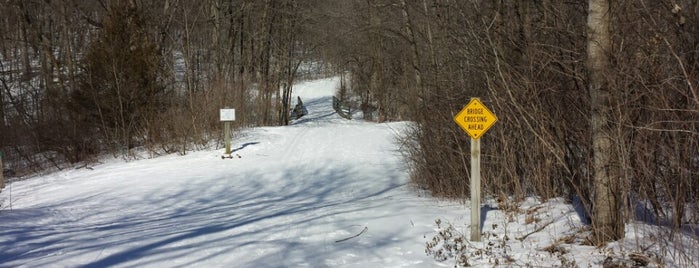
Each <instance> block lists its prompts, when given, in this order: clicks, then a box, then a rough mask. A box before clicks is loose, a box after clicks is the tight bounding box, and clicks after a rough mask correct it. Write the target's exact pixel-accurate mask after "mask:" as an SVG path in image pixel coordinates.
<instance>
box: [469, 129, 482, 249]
mask: <svg viewBox="0 0 699 268" xmlns="http://www.w3.org/2000/svg"><path fill="white" fill-rule="evenodd" d="M471 241H481V139H473V138H471Z"/></svg>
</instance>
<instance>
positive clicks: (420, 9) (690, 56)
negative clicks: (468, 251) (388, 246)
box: [329, 0, 699, 242]
mask: <svg viewBox="0 0 699 268" xmlns="http://www.w3.org/2000/svg"><path fill="white" fill-rule="evenodd" d="M333 10H335V14H336V15H334V16H331V20H330V21H331V23H329V24H331V25H333V26H334V27H336V28H337V30H336V32H339V34H336V35H331V36H332V38H330V39H329V40H330V41H329V42H331V43H333V44H332V47H334V48H335V49H334V50H332V54H331V55H332V58H334V59H336V60H335V61H333V63H334V64H335V65H336V66H340V67H342V68H341V69H342V70H346V71H348V72H349V73H348V77H346V78H347V80H348V81H349V82H348V84H349V86H348V89H345V88H343V90H345V91H349V92H354V94H355V95H359V96H361V99H362V102H364V103H368V104H371V105H374V106H375V108H376V112H375V114H377V116H378V120H399V119H405V118H409V119H411V120H413V121H415V122H416V123H415V125H414V128H413V129H412V132H411V133H410V134H409V135H407V137H406V139H405V140H404V145H405V146H406V148H408V149H409V150H410V152H409V160H410V163H411V167H412V178H413V181H414V182H415V183H417V184H418V185H420V186H421V187H424V189H428V190H429V191H430V192H431V193H432V194H434V195H437V196H444V197H453V198H457V197H462V196H467V195H468V193H469V189H468V187H469V186H468V185H469V183H468V170H469V168H468V167H469V163H468V161H469V158H470V157H469V156H468V155H467V154H465V153H464V152H467V151H468V148H469V147H468V146H469V140H468V136H467V135H465V134H464V133H463V132H462V131H461V129H459V127H458V126H456V124H454V122H453V119H452V118H453V116H454V115H455V114H456V113H457V112H458V111H459V110H460V109H461V108H462V107H463V105H465V104H466V103H468V101H469V99H470V98H471V97H474V96H477V97H480V98H481V99H482V100H484V101H485V103H486V105H487V106H488V107H490V108H491V109H492V110H493V111H494V112H495V113H496V114H497V115H498V118H499V121H498V123H497V124H496V125H495V126H494V127H493V128H492V129H491V130H490V131H489V132H488V133H487V134H486V135H485V136H484V137H483V138H482V139H483V145H482V146H483V148H482V150H483V153H484V157H483V160H482V164H483V165H484V166H483V173H484V174H483V183H484V187H485V188H486V189H487V192H488V193H489V194H490V195H499V194H500V193H504V194H506V195H510V196H514V197H516V198H521V197H524V196H527V195H536V196H541V197H544V198H549V197H556V196H568V197H571V198H574V197H576V198H580V199H581V201H582V203H583V204H584V205H585V208H586V210H587V212H588V214H594V215H595V216H600V215H601V216H600V217H592V218H591V219H590V220H591V221H593V224H594V225H595V226H596V227H600V226H604V228H600V230H602V231H600V232H597V233H596V234H595V235H596V238H595V240H597V242H601V241H608V240H610V239H616V238H619V237H620V236H622V235H623V223H624V221H625V220H626V219H629V218H631V217H643V218H645V219H646V220H651V221H656V222H658V223H663V222H669V223H671V225H673V226H674V227H676V228H679V227H681V226H682V224H684V223H696V222H697V220H698V219H697V215H696V213H694V214H692V215H687V214H686V212H687V211H697V208H698V207H697V205H698V201H699V200H697V196H699V188H698V187H699V121H698V119H699V85H698V83H699V80H698V78H697V77H699V4H698V3H697V2H696V1H688V0H687V1H682V0H681V1H606V0H604V1H601V0H593V1H450V0H414V1H405V0H367V1H340V4H338V5H337V6H336V7H335V8H334V9H333ZM332 58H330V59H332Z"/></svg>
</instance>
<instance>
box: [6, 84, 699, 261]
mask: <svg viewBox="0 0 699 268" xmlns="http://www.w3.org/2000/svg"><path fill="white" fill-rule="evenodd" d="M337 83H338V80H337V79H335V78H331V79H322V80H315V81H307V82H303V83H300V84H298V85H296V87H295V94H294V96H297V95H298V96H300V97H301V98H302V99H303V101H304V103H305V104H306V105H307V108H308V111H309V114H308V115H307V116H305V117H303V118H301V119H299V120H297V121H295V122H294V123H293V124H292V125H290V126H285V127H260V128H252V129H247V130H243V131H241V132H240V133H237V134H236V135H235V138H234V140H233V144H232V148H233V151H234V152H233V154H234V156H240V158H238V157H234V158H233V159H225V160H222V159H221V154H222V153H223V151H224V150H223V149H221V148H218V149H211V150H203V151H197V152H192V153H189V154H187V155H184V156H179V155H169V156H163V157H158V158H154V159H146V160H138V161H131V162H124V161H122V160H120V159H105V160H103V161H101V162H99V163H97V164H95V165H91V166H89V168H80V169H69V170H63V171H59V172H55V173H52V174H48V175H42V176H37V177H32V178H26V179H23V180H16V181H14V182H12V183H11V184H9V185H8V186H7V188H5V189H4V190H3V191H2V193H0V202H1V204H2V210H0V267H194V266H196V267H434V266H445V267H453V266H454V265H455V264H456V263H457V261H456V260H455V259H456V257H457V256H461V255H463V256H466V258H467V260H466V263H468V264H470V265H476V266H479V265H480V266H487V267H492V266H496V265H501V266H505V267H507V266H536V267H538V266H545V267H550V266H561V265H569V266H573V265H576V266H579V267H597V266H600V265H602V264H603V262H604V260H605V258H606V256H607V255H610V254H614V255H619V256H631V255H630V254H631V253H633V252H635V250H636V249H637V248H645V249H646V252H641V253H644V254H645V255H644V256H650V258H649V263H648V264H649V265H651V266H652V265H656V266H661V265H667V266H671V267H672V266H675V267H686V266H691V265H696V263H695V262H694V261H696V260H697V259H699V258H698V257H697V256H699V254H698V253H697V250H696V249H691V248H690V249H689V250H686V249H685V247H692V246H696V241H695V240H693V239H692V238H690V237H684V236H683V237H680V238H678V239H677V240H676V245H677V247H678V248H677V249H667V248H660V247H661V244H660V243H657V240H658V239H659V238H657V237H656V238H649V237H645V236H644V234H645V232H646V231H647V229H651V227H650V226H647V225H643V224H636V225H632V224H630V225H629V226H628V227H627V237H628V238H629V239H628V240H629V241H624V242H622V243H617V244H612V245H610V246H609V247H608V248H605V249H598V248H595V247H592V246H582V245H580V244H584V243H583V242H581V241H580V240H582V239H583V238H582V237H583V234H585V232H586V230H587V229H586V226H585V225H584V224H583V223H582V221H581V219H580V217H579V215H578V213H576V211H575V209H574V207H573V206H572V205H570V204H567V203H566V202H564V201H562V200H560V199H554V200H549V201H546V202H539V201H537V200H536V199H534V198H530V199H528V200H527V201H525V202H524V203H520V204H515V205H512V204H510V205H509V206H508V208H507V209H506V208H505V207H503V206H504V205H507V204H509V203H508V201H507V200H499V202H498V201H497V200H486V202H485V205H484V207H483V208H482V212H483V213H482V215H483V216H482V217H483V219H482V223H483V224H482V225H483V233H484V242H468V241H465V242H464V241H461V242H459V240H458V239H455V238H458V236H459V234H460V233H464V234H466V233H468V226H467V224H468V222H469V219H470V217H469V215H468V212H469V209H468V202H465V205H466V206H464V204H462V203H461V202H455V201H454V202H452V201H439V200H435V199H433V198H430V197H426V196H425V194H424V193H422V192H420V191H417V190H415V189H414V188H413V187H412V186H411V184H410V182H409V174H408V173H409V172H408V167H407V166H406V164H405V163H404V161H403V159H402V156H401V146H400V144H399V143H397V142H396V136H397V135H399V134H401V133H404V132H405V131H406V130H407V128H408V127H409V123H405V122H396V123H384V124H377V123H371V122H364V121H361V120H345V119H342V118H341V117H339V116H338V115H337V114H336V113H335V112H334V111H333V109H332V95H333V94H334V91H335V89H336V88H337ZM464 179H465V178H464ZM499 208H500V209H499ZM438 219H439V221H440V225H439V228H438V225H437V224H436V223H435V220H438ZM448 226H451V227H448ZM653 228H655V227H653ZM445 230H446V231H445ZM438 231H445V232H442V234H443V235H441V236H439V235H437V234H438V233H437V232H438ZM648 232H649V233H659V231H657V230H650V231H648ZM436 235H437V237H442V238H444V239H435V236H436ZM563 239H566V240H563ZM653 239H655V240H653ZM428 242H430V244H429V245H428V246H426V243H428ZM450 245H459V246H460V249H453V248H450V247H449V246H450ZM426 249H427V251H428V252H427V253H429V254H427V253H426ZM448 249H451V252H450V250H448ZM610 251H611V252H610ZM666 252H670V253H677V254H678V255H680V254H681V256H678V257H677V258H673V257H672V256H664V255H663V254H664V253H666ZM462 253H465V254H462ZM653 254H655V255H653ZM654 256H655V257H654ZM632 259H633V258H632V257H629V260H632Z"/></svg>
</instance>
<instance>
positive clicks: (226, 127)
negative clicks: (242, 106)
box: [220, 107, 235, 159]
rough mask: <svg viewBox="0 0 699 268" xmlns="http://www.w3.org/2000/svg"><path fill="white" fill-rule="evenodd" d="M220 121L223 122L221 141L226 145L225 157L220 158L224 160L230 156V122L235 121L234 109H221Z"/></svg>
mask: <svg viewBox="0 0 699 268" xmlns="http://www.w3.org/2000/svg"><path fill="white" fill-rule="evenodd" d="M220 113H221V121H223V139H224V142H225V143H226V155H228V156H221V158H222V159H223V158H226V157H230V156H231V122H232V121H235V109H230V108H228V107H226V108H225V109H221V111H220Z"/></svg>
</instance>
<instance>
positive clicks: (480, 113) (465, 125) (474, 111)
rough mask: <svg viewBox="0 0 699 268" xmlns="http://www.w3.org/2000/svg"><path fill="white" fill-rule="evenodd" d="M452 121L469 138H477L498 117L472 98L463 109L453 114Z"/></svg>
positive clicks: (476, 99)
mask: <svg viewBox="0 0 699 268" xmlns="http://www.w3.org/2000/svg"><path fill="white" fill-rule="evenodd" d="M454 121H455V122H456V124H457V125H459V126H460V127H461V128H462V129H464V131H466V133H468V135H469V136H471V138H473V139H474V140H477V139H480V138H481V136H483V134H484V133H485V132H486V131H488V129H490V127H492V126H493V124H495V122H497V121H498V118H497V116H495V114H493V113H492V112H490V110H488V107H485V105H483V103H482V102H481V101H480V100H479V99H478V98H472V99H471V101H470V102H469V103H468V104H467V105H466V106H465V107H464V109H462V110H461V112H459V113H458V114H456V116H454Z"/></svg>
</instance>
